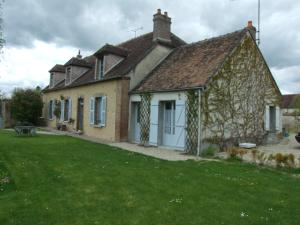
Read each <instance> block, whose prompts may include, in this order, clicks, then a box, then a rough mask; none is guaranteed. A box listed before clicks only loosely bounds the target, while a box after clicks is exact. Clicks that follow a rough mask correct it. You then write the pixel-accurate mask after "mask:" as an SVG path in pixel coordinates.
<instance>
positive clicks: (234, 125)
mask: <svg viewBox="0 0 300 225" xmlns="http://www.w3.org/2000/svg"><path fill="white" fill-rule="evenodd" d="M280 101H281V94H280V92H279V90H278V89H277V86H276V84H275V83H274V80H273V79H272V75H271V73H270V71H269V69H268V66H267V65H266V63H265V61H264V59H263V57H262V55H261V54H260V52H259V51H258V49H257V47H256V45H255V42H254V41H253V39H252V38H251V37H250V35H249V36H246V38H245V39H243V41H242V43H241V45H240V46H238V47H237V49H235V51H233V54H232V55H231V56H230V57H229V58H228V59H227V60H226V61H225V63H224V65H223V67H222V68H221V70H220V71H219V72H218V74H216V75H215V76H214V77H213V78H212V80H211V81H210V82H209V85H208V86H207V89H206V91H205V92H204V93H203V95H202V101H201V102H202V105H201V108H202V119H203V121H202V122H203V123H202V124H203V134H204V136H203V137H204V139H206V140H208V141H210V142H216V143H218V144H219V145H220V147H221V148H226V146H227V145H228V144H233V143H238V142H239V141H255V142H256V143H258V144H259V143H262V141H263V137H264V134H265V130H264V115H265V107H266V105H274V106H276V105H279V104H280Z"/></svg>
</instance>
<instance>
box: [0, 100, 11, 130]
mask: <svg viewBox="0 0 300 225" xmlns="http://www.w3.org/2000/svg"><path fill="white" fill-rule="evenodd" d="M13 124H14V120H13V119H12V115H11V109H10V100H8V99H1V100H0V129H2V128H9V127H12V126H13Z"/></svg>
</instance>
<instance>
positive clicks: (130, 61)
mask: <svg viewBox="0 0 300 225" xmlns="http://www.w3.org/2000/svg"><path fill="white" fill-rule="evenodd" d="M158 43H159V44H160V45H166V46H168V47H174V48H176V47H179V46H181V45H183V44H186V43H185V42H184V41H183V40H181V39H180V38H178V37H177V36H176V35H174V34H171V43H164V42H162V41H159V42H157V41H153V32H150V33H147V34H144V35H142V36H139V37H136V38H133V39H130V40H128V41H126V42H123V43H121V44H118V45H115V46H113V45H105V46H104V47H103V48H101V49H100V50H98V51H97V52H98V54H102V53H103V52H105V51H107V52H115V53H116V52H118V54H123V55H124V54H125V52H126V56H125V58H124V60H122V61H121V62H120V63H119V64H117V65H116V66H114V67H113V68H112V69H111V70H109V72H108V73H107V74H105V78H104V79H103V80H95V64H96V56H95V55H98V54H97V52H96V53H95V54H94V55H91V56H88V57H85V58H83V59H80V62H83V61H84V62H85V63H87V64H88V65H90V66H91V68H90V69H89V70H88V71H87V72H86V73H85V74H83V75H82V76H81V77H79V78H78V79H77V80H76V81H74V82H73V83H71V84H70V85H68V86H65V82H64V81H61V82H60V83H58V84H57V85H56V86H55V87H53V88H51V89H49V87H48V88H46V89H45V90H44V91H45V92H47V91H54V90H58V89H64V88H71V87H77V86H82V85H88V84H93V83H98V82H102V81H107V80H110V79H117V78H122V77H124V76H125V75H126V74H128V73H129V72H130V71H131V70H132V69H133V68H134V67H135V66H136V65H137V64H138V63H139V62H140V61H141V60H142V59H143V58H144V57H145V56H146V55H147V54H148V53H149V52H150V51H151V50H152V49H153V48H154V47H155V46H157V44H158ZM77 59H78V58H75V57H74V58H72V59H71V60H69V61H68V62H67V63H66V64H65V66H67V65H71V64H74V63H76V64H77V62H78V60H77ZM75 60H76V61H75ZM85 63H84V64H85ZM77 65H78V64H77ZM126 79H127V78H126Z"/></svg>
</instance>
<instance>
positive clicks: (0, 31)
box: [0, 0, 5, 54]
mask: <svg viewBox="0 0 300 225" xmlns="http://www.w3.org/2000/svg"><path fill="white" fill-rule="evenodd" d="M3 2H4V0H0V54H1V53H2V48H3V46H4V44H5V40H4V37H3V18H2V6H3Z"/></svg>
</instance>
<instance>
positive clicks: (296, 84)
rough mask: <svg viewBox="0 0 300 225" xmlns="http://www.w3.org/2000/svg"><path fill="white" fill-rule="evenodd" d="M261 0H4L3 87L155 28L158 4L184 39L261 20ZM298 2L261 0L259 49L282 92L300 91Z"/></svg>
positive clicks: (42, 78) (26, 82) (44, 79)
mask: <svg viewBox="0 0 300 225" xmlns="http://www.w3.org/2000/svg"><path fill="white" fill-rule="evenodd" d="M257 2H258V1H257V0H186V1H182V0H172V1H170V0H85V1H76V0H64V1H61V0H51V1H50V0H49V1H48V0H5V2H4V3H3V6H2V17H3V33H4V38H5V40H6V45H5V47H4V49H3V54H2V55H1V56H0V90H2V91H4V92H5V93H7V94H8V95H9V93H11V91H12V90H13V89H14V88H15V87H35V86H37V85H39V86H41V87H45V86H47V85H48V83H49V72H48V71H49V70H50V69H51V68H52V67H53V66H54V65H55V64H64V63H65V62H67V61H68V60H69V59H70V58H71V57H73V56H76V55H77V53H78V49H80V50H81V53H82V55H83V56H87V55H90V54H93V53H94V52H95V51H96V50H98V49H99V48H101V46H103V45H104V44H106V43H110V44H117V43H120V42H123V41H125V40H127V39H129V38H133V37H134V32H133V31H132V30H133V29H136V28H139V27H143V29H142V30H139V31H138V32H137V35H141V34H143V33H147V32H151V31H152V29H153V22H152V18H153V14H154V13H155V12H156V10H157V9H158V8H161V9H162V11H163V12H164V11H167V12H168V14H169V16H170V17H171V18H172V28H171V30H172V32H173V33H175V34H176V35H177V36H179V37H180V38H182V39H183V40H185V41H186V42H188V43H190V42H196V41H200V40H203V39H206V38H211V37H215V36H218V35H222V34H225V33H229V32H232V31H235V30H239V29H241V28H243V27H245V26H246V25H247V21H248V20H252V21H253V24H254V26H257V5H258V4H257ZM299 21H300V1H299V0H276V1H274V0H261V44H260V49H261V51H262V53H263V55H264V57H265V59H266V61H267V63H268V65H269V67H270V69H271V71H272V73H273V76H274V78H275V80H276V82H277V84H278V86H279V88H280V90H281V92H282V93H283V94H291V93H300V23H299Z"/></svg>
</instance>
